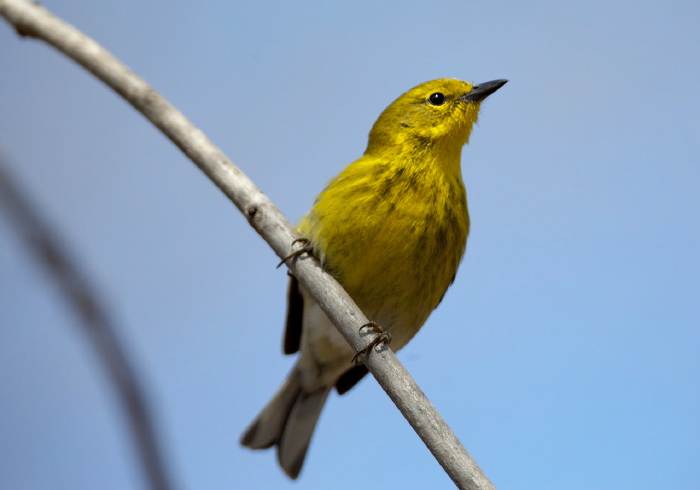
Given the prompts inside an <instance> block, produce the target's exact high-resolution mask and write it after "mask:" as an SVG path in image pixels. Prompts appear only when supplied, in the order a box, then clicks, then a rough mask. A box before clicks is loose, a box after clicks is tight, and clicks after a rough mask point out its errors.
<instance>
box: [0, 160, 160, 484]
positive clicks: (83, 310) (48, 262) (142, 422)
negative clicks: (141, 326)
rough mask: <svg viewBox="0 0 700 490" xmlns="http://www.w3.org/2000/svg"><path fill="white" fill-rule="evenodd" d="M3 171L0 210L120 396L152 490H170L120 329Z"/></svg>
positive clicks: (1, 165)
mask: <svg viewBox="0 0 700 490" xmlns="http://www.w3.org/2000/svg"><path fill="white" fill-rule="evenodd" d="M5 167H6V165H4V162H3V161H2V158H0V207H2V208H3V209H4V210H5V213H6V214H7V216H8V218H9V219H10V221H11V223H12V224H13V225H14V227H15V229H16V230H17V232H18V235H19V236H20V237H21V238H22V239H23V240H24V242H25V243H26V244H27V249H28V250H29V251H30V252H31V253H33V254H34V256H35V257H36V258H37V261H38V262H39V263H41V264H42V265H43V266H44V267H45V269H46V270H47V271H48V272H49V274H50V277H51V279H52V280H53V281H54V282H55V283H56V285H57V286H58V289H59V292H60V293H61V294H62V295H63V297H64V299H65V300H66V301H67V302H68V304H69V305H70V307H71V309H72V310H73V311H74V312H76V314H77V316H78V318H79V319H80V322H79V323H80V325H81V326H82V327H83V331H84V332H85V334H86V335H87V337H88V339H89V340H90V343H91V344H92V347H93V348H94V349H95V352H96V353H97V357H98V359H100V361H101V362H102V365H103V366H104V368H105V370H106V371H107V375H108V376H109V378H110V380H111V382H112V385H113V386H114V388H115V389H116V391H117V394H118V395H119V401H120V402H121V404H122V408H123V409H124V412H125V413H126V415H127V419H128V421H129V427H130V428H131V432H132V437H133V438H134V442H135V444H136V447H137V451H138V454H139V460H140V462H141V464H142V466H143V471H144V473H145V474H146V477H147V479H148V482H149V485H150V488H152V489H153V490H168V489H171V488H173V485H172V484H171V482H170V478H169V477H168V472H167V471H166V468H165V463H164V461H163V452H162V450H161V448H160V445H159V444H158V438H157V437H156V431H155V427H154V424H153V416H152V415H151V414H152V412H151V410H150V409H149V406H148V403H147V399H146V395H145V389H144V388H143V386H142V384H141V382H140V381H139V377H138V376H137V374H136V369H135V368H134V367H133V363H132V362H131V361H130V360H129V356H128V355H127V352H126V350H125V349H124V347H123V346H122V343H121V342H120V340H119V336H118V335H117V332H118V331H119V329H118V328H117V327H116V326H115V324H114V322H113V321H112V320H111V318H110V315H109V314H108V312H107V310H106V308H104V306H103V305H102V304H101V302H100V301H99V298H98V295H97V293H95V290H94V288H93V287H92V285H91V284H90V281H89V280H88V278H87V276H86V275H85V274H84V273H83V272H82V271H81V270H80V267H78V265H77V263H76V262H75V261H74V260H72V258H71V256H70V254H69V253H68V252H67V250H66V247H64V246H63V245H62V244H61V240H60V239H59V238H58V237H57V236H56V233H55V232H54V231H53V230H51V228H50V226H49V225H48V224H47V222H46V221H45V220H44V219H42V217H41V214H40V213H39V212H38V211H37V210H36V209H35V208H34V207H33V206H32V205H31V203H30V201H29V199H27V198H26V197H25V196H24V194H23V192H22V191H21V190H20V188H19V186H18V185H17V184H16V183H15V182H14V180H13V179H11V178H10V175H9V174H8V172H7V170H6V168H5Z"/></svg>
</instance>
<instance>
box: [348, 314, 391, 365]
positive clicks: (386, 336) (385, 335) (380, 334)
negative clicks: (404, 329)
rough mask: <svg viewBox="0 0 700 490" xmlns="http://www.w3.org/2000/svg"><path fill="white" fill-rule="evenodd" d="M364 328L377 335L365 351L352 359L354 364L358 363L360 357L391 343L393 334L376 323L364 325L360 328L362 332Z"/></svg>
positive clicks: (361, 351)
mask: <svg viewBox="0 0 700 490" xmlns="http://www.w3.org/2000/svg"><path fill="white" fill-rule="evenodd" d="M363 328H371V329H372V330H374V332H375V333H376V334H377V335H375V337H374V338H373V339H372V341H371V342H370V343H369V344H367V345H366V346H365V348H364V349H362V350H360V352H358V353H357V354H355V357H353V358H352V362H353V363H358V359H359V358H360V356H362V355H364V354H369V353H370V352H371V351H372V349H374V347H375V346H377V345H379V344H385V345H386V344H388V343H389V342H391V334H390V333H389V332H387V331H386V330H384V329H383V328H382V327H381V326H380V325H379V324H377V323H375V322H369V323H365V324H364V325H362V326H361V327H360V330H362V329H363Z"/></svg>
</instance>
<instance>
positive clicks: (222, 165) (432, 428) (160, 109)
mask: <svg viewBox="0 0 700 490" xmlns="http://www.w3.org/2000/svg"><path fill="white" fill-rule="evenodd" d="M0 15H3V16H4V17H5V18H6V19H7V20H8V21H9V22H10V23H11V24H12V25H13V26H14V27H15V29H16V30H17V32H18V33H19V34H20V35H23V36H31V37H36V38H38V39H42V40H44V41H46V42H47V43H49V44H51V45H52V46H54V47H55V48H57V49H58V50H60V51H62V52H63V53H65V54H66V55H67V56H69V57H70V58H72V59H73V60H75V61H76V62H77V63H79V64H80V65H82V66H83V67H85V68H86V69H87V70H89V71H90V72H92V73H93V74H94V75H95V76H96V77H97V78H99V79H100V80H102V81H103V82H104V83H106V84H107V85H108V86H110V87H111V88H112V89H114V90H115V91H116V92H117V93H118V94H120V95H121V96H122V97H124V98H125V99H126V100H127V101H128V102H129V103H130V104H131V105H132V106H134V108H136V110H138V111H139V112H141V113H142V114H143V115H144V116H145V117H146V118H147V119H148V120H149V121H151V122H152V123H153V124H154V125H155V126H156V127H158V128H159V129H160V130H161V131H162V132H163V133H164V134H165V135H166V136H167V137H168V138H170V140H171V141H172V142H173V143H175V145H177V146H178V147H179V148H180V149H181V150H182V151H183V152H184V153H185V154H186V155H187V156H188V157H189V158H190V159H191V160H192V161H193V162H194V163H195V165H197V166H198V167H199V168H200V169H201V170H202V171H203V172H204V173H205V174H206V175H207V177H209V179H211V180H212V182H214V184H216V185H217V186H218V187H219V189H221V191H222V192H223V193H224V194H225V195H226V196H227V197H228V198H229V199H230V200H231V201H232V202H233V203H234V204H235V205H236V207H237V208H238V209H239V210H240V211H241V212H242V213H243V214H244V215H245V216H246V217H247V219H248V221H249V223H250V224H251V226H252V227H253V228H254V229H255V230H256V231H257V232H258V233H259V234H260V235H261V236H262V237H263V238H264V239H265V241H267V242H268V244H269V245H270V246H271V247H272V249H273V250H274V251H275V253H276V254H277V255H278V256H279V257H280V258H284V257H287V256H289V255H290V253H292V242H293V240H295V239H297V238H299V236H298V235H297V233H296V231H295V230H294V228H293V227H292V225H291V224H290V223H289V221H288V220H287V218H286V217H285V216H284V215H283V214H282V213H281V212H280V211H279V209H277V207H275V206H274V204H273V203H272V202H271V201H270V200H269V199H268V198H267V197H266V196H265V195H264V194H263V193H262V192H261V191H260V190H259V189H258V188H257V187H256V186H255V185H254V184H253V183H252V182H251V181H250V180H249V179H248V178H247V177H246V176H245V175H244V174H243V172H241V170H240V169H238V167H236V166H235V165H234V164H233V163H232V162H231V161H229V160H228V159H227V158H226V156H225V155H224V154H223V153H222V152H221V150H219V149H218V148H217V147H216V146H215V145H214V144H213V143H212V142H211V141H209V139H208V138H207V137H206V136H205V135H204V134H203V133H202V132H201V131H200V130H199V129H197V128H196V127H195V126H194V125H192V123H191V122H190V121H189V120H187V119H186V118H185V116H184V115H182V114H181V113H180V112H179V111H178V110H177V109H175V108H174V107H173V106H172V105H171V104H170V103H168V102H167V101H166V100H165V99H164V98H163V97H161V96H160V95H159V94H158V93H157V92H156V91H155V90H153V89H152V88H151V87H150V86H149V85H148V84H147V83H146V82H145V81H144V80H142V79H141V78H139V77H138V76H136V75H135V74H134V73H133V72H131V70H129V69H128V68H127V67H126V66H124V65H123V64H122V63H120V62H119V61H118V60H117V59H115V58H114V57H113V56H112V55H110V54H109V53H108V52H107V51H106V50H105V49H104V48H102V47H101V46H100V45H98V44H97V43H96V42H94V41H93V40H91V39H90V38H88V37H87V36H85V35H84V34H82V33H81V32H79V31H78V30H76V29H75V28H73V27H72V26H70V25H68V24H66V23H65V22H63V21H62V20H60V19H58V18H56V17H54V16H52V15H51V14H49V13H48V12H46V11H45V10H44V9H43V8H41V7H38V6H36V5H32V4H30V3H28V2H26V1H24V0H0ZM288 262H289V263H288V265H289V268H290V269H291V270H292V272H293V273H294V275H295V276H296V277H297V278H298V279H299V281H301V283H302V284H303V285H304V287H305V288H306V289H307V290H308V291H309V292H310V293H311V295H312V296H313V297H314V299H315V300H316V301H317V302H318V304H319V305H320V306H321V308H322V309H323V311H324V312H325V313H326V314H327V315H328V317H329V318H330V319H331V321H332V322H333V323H334V324H335V325H336V327H338V329H339V330H340V332H341V333H342V334H343V336H344V337H345V338H346V340H347V341H348V342H349V344H350V345H351V346H352V347H353V348H354V349H355V350H356V351H358V352H359V351H360V350H362V349H363V348H364V347H365V346H366V345H368V344H369V342H371V340H372V339H371V338H369V339H368V336H360V335H359V332H358V328H359V326H360V325H364V324H365V323H367V322H368V320H367V318H366V317H365V316H364V314H363V313H362V312H361V311H360V309H359V308H358V307H357V305H356V304H355V303H354V302H353V301H352V299H350V297H349V296H348V295H347V293H346V292H345V291H344V290H343V289H342V287H341V286H340V285H339V284H338V283H337V282H336V281H335V279H333V278H332V277H331V276H330V275H328V274H325V273H324V272H323V270H322V268H321V267H320V265H319V263H318V261H317V260H316V259H315V258H313V257H310V258H306V257H304V258H303V259H302V260H291V261H288ZM363 362H364V363H365V364H366V365H367V367H368V368H369V370H370V372H371V373H372V374H373V375H374V377H375V378H376V379H377V381H378V382H379V384H380V385H381V386H382V388H384V390H385V391H386V392H387V394H388V395H389V397H391V399H392V400H393V402H394V403H395V404H396V406H397V407H398V408H399V410H401V413H402V414H403V415H404V417H406V419H407V420H408V422H409V423H410V424H411V426H412V427H413V428H414V430H415V431H416V433H417V434H418V435H419V436H420V437H421V439H422V440H423V442H424V443H425V444H426V446H427V447H428V448H429V449H430V451H431V452H432V453H433V455H434V456H435V458H436V459H437V460H438V462H439V463H440V464H441V465H442V467H443V468H444V469H445V471H446V472H447V474H448V475H449V476H450V478H452V480H453V481H454V482H455V484H456V485H457V486H458V487H459V488H462V489H472V490H476V489H492V488H494V486H493V484H492V483H491V482H490V481H489V479H488V478H487V477H486V475H485V474H484V473H483V472H482V471H481V469H480V468H479V466H478V465H477V464H476V462H475V461H474V460H473V459H472V457H471V456H470V455H469V453H468V452H467V450H466V449H465V448H464V446H462V444H461V442H460V441H459V439H458V438H457V436H455V434H454V433H453V432H452V430H451V429H450V428H449V426H448V425H447V423H446V422H445V421H444V419H443V418H442V417H441V416H440V414H439V413H438V412H437V410H435V407H433V405H432V404H431V403H430V401H429V400H428V399H427V397H426V396H425V395H424V394H423V392H422V391H421V390H420V388H419V387H418V385H417V384H416V383H415V381H414V380H413V379H412V378H411V376H410V375H409V374H408V372H407V371H406V369H405V368H404V367H403V365H402V364H401V363H400V362H399V361H398V359H397V358H396V356H395V355H394V353H393V352H392V351H391V349H389V348H379V349H377V350H374V351H373V352H372V354H371V355H369V356H364V357H363ZM367 430H371V429H369V428H367ZM378 435H379V434H378Z"/></svg>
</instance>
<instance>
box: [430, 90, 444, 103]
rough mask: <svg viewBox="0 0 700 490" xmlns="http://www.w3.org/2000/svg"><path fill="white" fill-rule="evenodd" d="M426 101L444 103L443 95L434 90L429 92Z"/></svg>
mask: <svg viewBox="0 0 700 490" xmlns="http://www.w3.org/2000/svg"><path fill="white" fill-rule="evenodd" d="M428 101H429V102H430V103H431V104H433V105H442V104H444V103H445V96H444V95H443V94H441V93H440V92H435V93H434V94H430V97H428Z"/></svg>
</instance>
